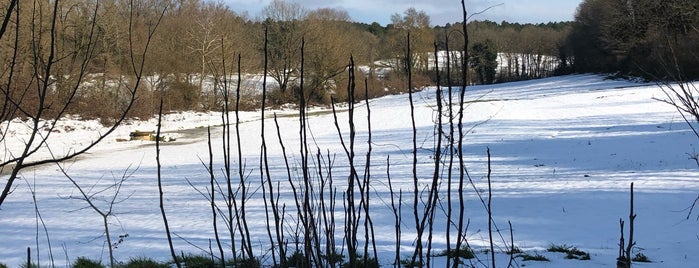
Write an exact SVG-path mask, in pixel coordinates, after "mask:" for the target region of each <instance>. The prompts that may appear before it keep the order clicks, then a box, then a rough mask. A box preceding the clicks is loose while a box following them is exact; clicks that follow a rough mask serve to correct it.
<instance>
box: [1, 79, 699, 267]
mask: <svg viewBox="0 0 699 268" xmlns="http://www.w3.org/2000/svg"><path fill="white" fill-rule="evenodd" d="M435 92H436V91H435V89H434V88H427V89H425V90H423V91H421V92H419V93H417V94H416V95H415V100H416V101H415V105H416V109H415V119H416V127H417V130H418V133H417V138H418V146H419V147H420V148H419V149H418V153H419V163H418V164H419V166H418V168H419V171H418V173H419V176H420V178H425V179H421V185H427V183H428V179H427V178H430V177H431V174H432V172H433V168H434V167H433V163H434V160H433V159H432V158H430V156H431V154H432V152H433V147H434V134H433V133H434V121H435V116H436V113H435V108H436V107H435ZM663 96H664V95H663V93H662V91H661V90H660V89H659V88H658V87H657V86H656V85H654V84H643V83H637V82H629V81H622V80H606V79H604V78H603V77H601V76H598V75H571V76H563V77H554V78H547V79H540V80H532V81H523V82H515V83H507V84H499V85H489V86H474V87H469V88H468V89H467V96H466V100H467V110H466V113H465V117H464V120H465V124H464V130H465V131H467V135H466V137H465V139H464V145H465V148H464V152H465V153H466V168H467V169H468V171H469V174H470V175H471V178H472V179H473V182H474V183H473V185H471V184H468V185H465V188H464V189H466V190H465V192H464V193H465V196H466V198H467V200H466V202H465V205H466V214H465V217H467V219H468V220H469V221H470V225H469V228H468V230H467V238H468V242H469V245H470V246H471V247H473V248H474V249H476V250H477V251H478V252H480V253H479V258H480V259H481V261H482V263H474V264H475V265H476V266H478V267H483V266H488V265H487V264H489V263H490V261H489V255H488V254H485V253H483V251H482V250H483V249H486V248H487V247H488V231H487V230H488V229H487V222H488V220H487V214H486V210H485V208H484V205H483V204H482V203H481V202H480V201H479V199H478V197H477V195H476V192H478V193H481V194H484V195H485V194H487V182H486V180H485V176H486V174H487V155H486V150H487V149H488V148H489V149H490V152H491V154H492V171H493V173H492V193H493V217H494V223H495V224H496V225H497V228H498V229H499V230H501V231H502V234H501V235H499V234H496V236H495V237H496V240H495V242H496V247H497V248H496V251H498V254H497V255H496V256H497V257H496V258H497V259H496V261H497V264H498V267H500V266H503V267H504V266H505V265H506V263H507V262H508V258H509V257H508V256H507V255H506V254H503V253H501V252H502V251H504V250H505V249H506V247H507V244H508V243H509V241H510V236H509V227H508V221H509V222H511V223H512V226H513V233H514V238H513V239H514V242H515V245H516V246H517V247H519V248H521V249H522V250H524V251H525V252H528V253H531V254H534V253H539V254H542V255H545V256H547V257H549V259H550V260H551V261H550V262H534V261H527V262H524V261H522V260H521V259H516V265H517V266H520V267H522V266H526V267H615V258H616V256H617V251H618V246H617V243H618V242H619V234H620V228H619V219H624V220H625V221H626V222H627V226H626V227H628V217H629V211H628V210H629V208H628V206H629V185H630V183H631V182H634V186H635V213H636V214H637V215H638V217H637V218H636V221H635V225H636V226H635V228H636V230H635V233H634V235H635V240H636V242H637V245H636V246H637V247H636V250H635V252H642V253H643V254H645V255H646V256H648V257H649V258H650V259H651V260H652V261H653V262H652V263H634V266H639V267H685V266H687V265H688V264H689V265H691V264H693V263H697V262H699V256H697V255H696V252H699V239H698V238H697V231H696V226H697V224H699V222H697V220H696V215H692V216H691V217H689V219H688V218H687V213H688V211H687V208H688V207H689V206H690V205H691V204H692V201H693V200H694V199H695V198H696V196H697V194H698V193H699V183H697V182H699V176H698V175H699V167H697V165H696V162H694V161H693V160H691V159H689V156H690V155H692V154H694V153H695V151H696V146H697V138H696V136H694V133H693V132H692V131H691V130H690V129H689V128H688V126H686V124H685V122H684V121H683V120H682V118H681V117H680V116H679V115H678V114H677V112H676V110H675V109H674V108H672V107H670V106H669V105H667V104H665V103H663V102H660V101H658V100H656V99H655V98H662V97H663ZM369 105H370V108H371V127H372V139H373V144H372V149H373V151H372V158H371V161H372V170H371V174H372V182H371V185H372V200H374V201H373V202H374V203H372V204H371V211H372V218H373V220H374V224H375V226H376V227H375V229H376V234H377V237H376V239H377V246H378V249H379V259H380V262H381V263H382V264H383V265H384V266H388V265H390V264H391V263H392V259H393V256H394V254H395V248H394V239H395V238H394V236H393V234H394V229H393V228H394V227H393V226H394V222H393V216H392V211H391V209H390V198H391V197H390V194H389V190H388V186H387V180H386V161H387V160H386V159H387V157H388V156H390V164H391V166H390V174H391V179H392V182H393V183H394V187H396V188H398V187H400V188H402V189H403V192H404V197H403V198H404V204H403V213H404V215H403V227H402V238H401V241H402V244H401V252H402V253H403V255H406V256H407V254H409V253H411V252H412V248H413V247H414V245H413V244H412V243H413V242H414V238H415V230H414V223H412V221H413V218H412V211H410V207H411V206H412V201H408V200H412V174H411V163H412V155H411V151H412V145H411V144H412V141H411V126H410V110H409V105H408V95H406V94H403V95H394V96H388V97H384V98H380V99H375V100H371V101H370V104H369ZM339 110H340V113H339V114H338V119H339V121H340V127H341V128H342V129H343V132H346V130H347V129H348V124H347V118H348V113H347V112H346V107H344V108H339ZM272 113H278V114H279V116H278V121H279V125H280V130H281V131H280V132H281V135H282V140H283V142H284V145H285V146H286V150H287V154H288V155H289V157H290V158H289V159H290V163H291V165H292V176H294V178H293V179H294V180H298V177H299V175H298V174H297V173H298V172H300V171H298V170H297V169H296V168H297V167H298V165H299V163H300V157H299V142H298V139H297V137H298V117H297V116H296V115H295V113H296V112H294V111H288V110H287V111H267V112H266V113H265V117H266V118H267V120H265V131H266V137H267V145H268V153H269V164H270V170H271V171H270V172H271V175H272V177H273V180H274V181H280V182H281V183H282V184H284V183H286V184H287V185H286V186H282V187H283V188H282V189H280V190H281V193H280V194H281V201H282V202H286V203H287V209H291V208H293V207H294V205H293V200H292V195H291V194H290V191H291V190H290V189H288V180H287V178H286V169H285V167H284V162H283V159H282V154H281V149H280V145H279V142H278V138H277V136H276V129H275V127H274V121H273V120H271V116H272ZM311 114H312V115H311V116H310V117H309V119H308V126H309V140H310V141H309V143H310V147H311V151H312V152H315V151H316V148H319V150H320V151H321V152H322V153H323V154H324V156H325V157H327V155H328V154H330V155H332V156H334V157H335V163H334V167H333V176H334V177H335V178H336V182H335V183H336V185H335V186H337V187H343V186H344V185H343V183H344V180H345V179H344V178H346V176H347V174H348V173H347V170H348V168H347V165H346V157H345V156H344V151H343V149H342V147H341V145H340V143H339V138H338V134H337V130H336V129H335V126H334V121H333V116H332V114H331V113H329V112H328V111H325V110H314V111H313V112H312V113H311ZM231 116H232V117H231V118H234V117H233V115H231ZM260 116H261V114H260V112H259V111H258V112H242V113H241V118H240V120H241V125H240V131H241V139H242V144H241V147H242V151H243V158H244V163H243V164H244V166H245V174H246V175H247V178H248V180H249V181H248V183H249V184H250V186H251V187H250V190H251V191H253V193H252V197H251V198H250V199H249V201H248V203H247V205H248V207H247V213H248V224H249V225H250V231H251V236H252V237H253V238H252V239H253V241H256V242H255V245H254V247H255V254H257V255H259V256H261V257H262V256H264V257H266V258H267V259H266V260H267V261H271V260H270V259H269V255H268V254H269V252H268V245H265V243H267V241H268V239H267V233H266V230H267V229H266V228H267V227H266V225H265V222H264V219H265V217H264V207H263V203H262V199H261V196H260V195H261V189H260V188H259V184H260V183H259V176H260V171H259V155H260V144H261V140H260V127H261V121H260ZM354 116H355V120H356V128H357V137H356V140H357V143H356V145H355V147H356V148H357V154H356V155H357V158H356V159H355V162H356V163H358V165H360V166H362V168H363V166H364V163H365V159H364V155H365V153H366V150H367V137H368V135H367V131H366V130H367V128H368V126H367V124H366V123H367V122H366V118H367V112H366V107H365V105H364V103H362V104H358V105H357V110H356V112H355V114H354ZM7 124H8V122H4V123H3V125H2V128H1V129H3V130H6V129H7V130H8V131H9V132H8V133H10V135H8V136H7V137H9V138H8V139H6V140H5V141H4V144H3V145H4V146H6V148H8V149H7V150H6V151H7V152H10V153H12V152H16V150H18V148H20V147H21V146H22V145H23V143H22V141H23V140H26V138H27V135H28V130H27V129H26V127H24V126H25V124H26V123H24V122H21V121H13V122H12V123H11V124H10V125H9V128H8V125H7ZM156 124H157V121H156V119H151V120H148V121H135V120H132V121H129V122H127V123H126V124H124V125H123V126H121V127H120V128H119V129H118V130H117V131H116V133H114V134H113V135H112V136H110V137H109V138H108V139H107V140H105V141H104V142H103V143H101V144H100V145H98V146H97V147H96V148H94V150H92V151H90V153H89V154H88V155H85V156H83V157H81V158H80V159H78V160H75V161H72V162H67V163H64V164H63V165H62V167H63V168H65V170H66V171H67V173H68V174H69V175H70V176H71V177H72V178H73V179H75V180H76V182H77V183H79V184H80V185H81V186H82V187H83V188H84V189H86V190H89V191H90V192H91V193H95V194H96V197H98V199H96V200H101V199H107V198H111V195H112V194H113V191H112V190H111V189H109V190H107V191H104V192H101V193H98V191H100V190H101V189H104V188H105V187H107V186H108V185H110V184H112V183H114V181H115V180H119V179H121V178H122V177H124V174H130V175H128V176H127V180H126V181H125V183H124V184H123V188H122V189H121V193H120V196H119V198H118V199H117V200H120V201H121V202H119V203H117V204H115V205H114V210H115V211H114V212H115V217H110V218H109V222H110V230H111V234H112V236H113V237H114V239H118V236H120V235H126V234H128V236H127V237H124V238H123V241H122V242H121V243H120V244H119V246H118V248H117V249H116V250H115V257H116V259H117V260H119V261H128V260H129V259H130V258H134V257H141V256H147V257H152V258H155V259H158V260H167V259H168V256H169V249H168V247H167V241H166V237H165V232H164V228H163V223H162V218H161V216H160V212H159V209H158V189H157V182H156V160H155V153H156V152H155V146H154V144H153V143H152V142H147V141H128V142H117V141H116V140H117V139H118V138H125V137H128V134H129V133H130V132H131V131H134V130H141V131H152V130H155V127H156ZM209 126H211V132H212V146H213V148H214V150H215V152H216V155H215V157H214V158H215V159H214V163H215V168H214V169H215V170H216V175H217V176H220V175H221V168H222V167H223V164H222V159H221V158H222V156H221V155H222V154H221V148H222V146H221V143H222V138H221V115H220V114H219V113H191V112H182V113H173V114H168V115H165V116H164V122H163V132H165V133H167V135H170V136H171V137H173V138H176V141H174V142H168V143H163V144H162V147H161V162H162V166H163V170H162V174H163V184H164V197H165V207H166V210H167V216H168V220H169V222H170V228H171V230H172V231H173V232H174V233H175V234H176V236H175V238H174V244H175V248H176V250H177V251H183V252H191V253H203V252H202V251H200V250H199V249H198V248H201V249H204V250H206V251H208V249H209V245H210V244H209V243H211V241H213V239H214V235H213V228H212V221H211V220H212V216H211V211H210V207H209V202H208V201H207V200H206V199H205V198H204V197H203V196H202V195H201V194H200V193H199V192H198V191H206V190H207V189H208V188H207V187H208V185H209V175H208V173H207V172H206V167H205V165H204V164H202V163H208V148H207V139H206V128H207V127H209ZM57 129H58V131H57V132H55V133H51V135H52V136H51V139H52V141H53V142H52V143H51V144H50V148H51V151H52V152H54V153H55V152H68V151H70V150H75V149H76V148H78V147H79V146H80V145H84V144H85V143H86V142H88V141H90V140H91V139H94V137H95V135H96V133H99V132H101V131H102V132H103V131H104V129H102V128H101V125H100V124H99V122H96V121H88V120H80V119H79V118H69V119H67V120H65V121H61V122H58V127H57ZM343 135H345V136H344V137H343V138H344V141H345V142H348V139H349V135H347V134H343ZM234 145H235V144H234ZM234 151H235V148H234ZM48 156H49V154H48V150H45V149H44V150H41V151H40V152H39V153H38V156H37V159H38V158H44V157H48ZM312 158H314V159H315V156H313V157H312ZM233 160H234V164H233V166H234V168H237V165H238V163H237V155H234V156H233ZM325 161H327V159H325ZM234 172H237V170H235V171H234ZM5 179H6V178H5V177H3V178H2V180H0V182H3V183H4V182H5ZM445 183H446V182H445ZM190 184H191V185H190ZM441 187H442V188H443V189H445V188H446V185H442V186H441ZM452 187H453V188H456V185H453V186H452ZM195 188H196V189H195ZM474 188H475V189H477V190H474ZM341 189H342V188H341ZM31 190H33V191H35V194H36V202H34V201H33V199H32V192H31ZM338 191H340V190H338ZM78 194H79V193H78V192H77V190H76V189H75V187H74V186H73V185H72V184H71V183H70V181H69V180H68V179H66V177H65V176H64V175H62V173H60V171H59V170H58V167H57V166H55V165H49V166H41V167H37V168H35V169H31V170H24V171H23V172H22V174H21V180H19V181H17V182H16V183H15V188H14V191H13V193H12V194H11V195H10V196H9V198H8V199H7V200H6V202H5V203H4V204H3V205H2V207H0V262H2V263H6V264H8V265H9V266H10V267H17V266H19V265H20V263H22V262H24V261H25V260H26V248H27V247H31V248H32V252H33V259H34V260H36V258H37V255H36V254H37V253H36V252H37V251H38V252H39V254H38V257H39V261H40V262H41V263H43V264H48V263H50V261H49V257H48V254H49V246H48V239H47V237H48V238H49V239H50V244H51V252H52V253H53V255H54V259H55V263H56V265H57V266H59V267H61V266H66V265H67V264H66V259H70V260H75V259H76V258H77V257H79V256H87V257H89V258H91V259H101V260H102V262H103V263H108V255H107V246H106V245H105V238H104V236H103V228H102V222H101V220H102V219H101V217H100V216H99V215H98V214H97V213H95V212H94V211H93V210H91V209H86V208H85V207H86V204H85V202H84V201H81V200H77V199H75V198H74V197H77V196H78ZM71 197H73V198H71ZM218 198H219V200H220V197H218ZM337 199H338V204H337V206H338V210H341V206H342V197H341V195H340V196H339V197H338V198H337ZM455 200H456V198H452V201H453V202H455ZM441 202H446V200H441ZM35 205H36V206H37V207H38V210H39V212H40V214H41V220H43V223H44V224H45V226H46V231H45V230H44V229H43V227H42V224H41V222H40V221H38V219H37V216H36V215H37V214H36V213H35ZM98 205H99V206H100V207H102V208H105V207H106V205H107V204H106V203H104V202H98ZM444 205H445V204H444ZM437 213H438V216H437V217H436V221H435V226H436V227H435V228H436V229H435V237H434V240H433V241H434V242H433V246H434V247H435V251H438V250H441V249H444V248H445V244H444V243H445V242H446V237H445V236H444V232H443V230H444V226H445V225H446V223H445V216H444V215H443V213H444V212H443V211H441V210H438V211H437ZM337 217H339V218H338V222H342V215H341V214H339V213H338V214H337ZM219 220H220V218H219ZM286 224H292V220H291V219H290V218H287V222H286ZM440 230H442V231H441V232H440ZM341 232H342V229H341V226H338V234H339V233H341ZM454 232H455V231H454V230H453V229H452V234H453V233H454ZM225 236H226V235H224V237H225ZM625 237H626V238H628V234H627V235H625ZM340 241H341V240H340ZM340 241H338V243H341V242H340ZM451 241H452V243H453V241H454V239H452V240H451ZM503 241H504V242H503ZM229 242H230V240H229V239H224V243H225V244H226V245H228V244H229ZM214 244H215V243H214ZM361 244H362V243H361V242H360V245H361ZM550 245H567V246H574V247H577V248H578V249H581V250H584V251H587V252H589V253H590V255H591V260H589V261H581V260H567V259H564V255H562V254H560V253H549V252H546V248H547V247H549V246H550ZM197 247H198V248H197ZM443 262H444V260H443V258H435V260H434V263H433V264H434V265H435V266H436V267H441V266H444V265H443ZM474 262H475V260H474Z"/></svg>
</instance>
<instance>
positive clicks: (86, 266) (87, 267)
mask: <svg viewBox="0 0 699 268" xmlns="http://www.w3.org/2000/svg"><path fill="white" fill-rule="evenodd" d="M70 267H71V268H105V267H104V265H102V264H101V263H100V262H98V261H93V260H91V259H88V258H86V257H78V259H77V260H75V262H74V263H73V265H71V266H70Z"/></svg>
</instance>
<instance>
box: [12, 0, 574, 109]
mask: <svg viewBox="0 0 699 268" xmlns="http://www.w3.org/2000/svg"><path fill="white" fill-rule="evenodd" d="M14 2H15V1H11V2H10V3H14ZM132 2H133V1H127V0H109V1H88V0H62V1H58V14H57V15H58V16H57V18H58V19H57V21H56V27H55V30H54V31H53V32H49V31H47V29H48V28H49V26H50V23H51V22H52V21H51V20H49V19H46V18H43V19H42V18H41V17H47V16H49V15H50V14H51V12H50V11H51V10H52V8H53V6H51V5H50V4H48V3H43V2H34V1H19V2H17V4H16V5H17V8H16V9H15V8H12V9H10V6H8V5H9V3H3V4H0V6H1V7H2V8H3V10H12V12H10V13H7V16H5V17H4V20H5V21H6V22H7V23H6V24H5V25H7V26H9V27H7V28H9V29H13V30H14V33H11V34H9V33H8V34H7V35H6V38H3V39H2V40H0V42H2V44H1V46H0V54H2V56H3V59H4V64H6V65H9V64H11V63H12V62H11V59H16V60H15V62H16V63H17V64H16V66H15V67H14V68H15V70H21V71H14V72H12V76H13V77H12V79H13V81H15V82H14V84H15V85H16V87H18V88H21V87H23V86H27V85H29V84H31V81H32V76H33V73H34V72H32V71H31V70H32V68H33V67H36V64H33V60H32V58H34V55H35V54H36V49H39V48H42V47H43V48H46V47H51V48H52V50H53V51H54V52H56V55H58V56H59V57H60V61H57V64H55V65H54V68H53V69H52V70H51V74H50V80H51V81H49V84H50V88H51V89H52V90H51V91H49V92H48V94H49V95H51V98H56V99H61V98H63V99H65V98H67V96H66V95H68V96H70V94H68V93H69V92H72V91H71V90H69V89H70V87H71V86H73V85H74V83H73V82H74V81H72V80H75V79H76V78H78V77H81V76H79V75H76V72H78V71H82V72H84V73H85V74H87V76H86V77H85V78H86V80H87V83H82V84H81V85H80V90H77V91H76V92H75V96H73V97H75V102H74V103H73V104H72V105H70V107H68V111H67V112H68V113H80V114H83V115H84V116H86V117H93V118H109V117H113V116H114V114H118V113H119V105H118V104H114V105H112V104H111V103H113V102H114V101H113V100H117V102H118V101H119V100H122V101H124V100H126V99H127V98H128V96H122V95H120V93H119V92H118V91H117V90H109V88H110V87H111V88H113V84H114V83H117V84H118V83H122V84H125V83H132V82H134V81H133V78H132V77H129V76H128V75H126V74H129V73H132V69H133V66H132V64H131V63H132V62H133V61H134V60H135V59H134V58H132V57H133V55H131V53H130V51H131V50H132V48H138V47H135V46H144V45H145V44H144V43H143V42H142V41H139V40H143V39H144V36H134V35H131V36H130V35H129V33H137V32H141V33H143V32H148V29H152V28H153V27H154V24H153V21H156V19H157V21H158V31H157V34H155V35H154V36H153V37H152V39H149V46H150V51H149V55H148V60H147V61H145V63H144V66H143V72H144V80H145V81H144V82H145V83H144V90H142V91H140V92H139V93H138V98H137V99H136V102H135V103H134V106H135V107H134V109H132V110H131V112H130V113H131V116H140V117H149V116H151V115H153V114H155V113H156V112H157V111H156V109H155V108H154V107H155V106H157V105H156V103H157V102H158V100H159V99H161V98H162V99H163V101H164V109H165V110H166V111H167V110H216V109H219V107H220V106H221V103H220V102H221V98H220V96H219V95H220V94H219V92H218V90H215V89H216V87H217V86H219V85H220V84H221V83H224V82H231V83H237V82H238V81H235V79H233V78H226V80H227V81H223V80H221V79H219V78H220V74H222V73H225V70H226V68H230V66H232V65H233V63H234V62H235V61H236V58H237V57H238V55H240V57H241V71H242V72H243V73H246V74H260V73H261V71H262V68H263V60H262V59H263V55H262V53H263V51H264V50H263V40H264V37H265V35H267V36H268V40H269V44H268V53H269V55H268V56H269V57H268V64H269V70H268V73H267V75H268V76H269V78H270V80H271V81H268V82H271V84H273V87H274V88H277V89H279V90H278V91H274V92H273V93H271V96H270V102H271V103H272V104H283V103H287V102H289V101H290V100H291V99H293V98H294V96H295V94H293V91H294V90H298V85H297V84H296V83H297V80H298V74H299V72H300V58H301V57H300V55H299V53H300V51H301V46H302V43H303V45H304V46H305V53H306V57H305V60H306V63H305V66H306V68H307V70H306V76H307V77H306V85H305V86H304V88H305V90H307V91H308V92H307V93H305V94H304V95H305V96H307V98H308V100H309V102H310V103H318V104H328V103H329V102H330V99H331V98H335V99H337V100H338V101H343V100H345V99H347V96H344V94H345V93H343V91H342V90H336V88H337V86H338V85H344V84H345V83H346V81H347V77H346V76H347V75H346V72H345V69H346V66H347V64H348V63H347V59H348V58H349V56H352V57H353V58H354V60H355V63H356V64H357V65H358V66H367V67H368V69H362V72H359V73H358V75H359V76H360V78H367V79H368V81H369V83H372V85H374V88H376V89H377V90H375V92H371V93H370V97H375V96H378V95H381V94H387V93H392V92H396V91H405V90H406V89H405V74H406V70H407V69H408V68H406V64H407V63H408V62H411V63H413V65H414V66H412V67H413V69H414V72H415V77H414V78H415V81H416V85H420V86H422V85H430V84H434V80H435V79H436V76H435V74H434V72H433V71H432V70H430V67H429V66H430V62H429V59H430V58H432V57H431V56H430V54H429V53H432V52H433V50H434V49H433V43H435V41H436V42H437V44H438V47H439V49H442V50H446V49H447V45H449V47H451V49H452V50H455V51H458V50H459V49H458V48H461V47H462V45H461V44H459V43H458V42H463V41H458V40H462V38H456V37H457V36H456V35H457V33H458V32H460V29H461V28H462V27H461V23H456V24H453V25H452V24H447V25H445V26H431V21H430V17H429V15H427V14H426V13H425V12H424V11H420V10H416V9H414V8H410V9H407V10H405V11H404V12H402V13H396V14H393V15H392V16H391V23H390V24H388V25H385V26H383V25H380V24H378V23H371V24H367V23H360V22H355V21H353V20H352V18H351V17H350V16H349V14H348V13H347V12H346V11H344V10H341V9H333V8H320V9H316V10H308V9H305V8H304V7H303V6H301V5H299V4H298V3H293V2H287V1H283V0H275V1H272V2H271V3H269V4H268V5H267V6H266V7H265V8H264V9H263V10H262V12H261V14H260V15H259V16H258V17H251V16H249V15H248V14H246V13H239V12H236V11H235V10H234V9H232V8H231V7H230V6H227V5H224V4H222V3H220V2H213V1H202V0H158V1H137V2H138V3H136V4H133V3H132ZM161 10H164V11H165V12H164V13H163V14H162V18H160V17H159V16H160V15H161V14H160V11H161ZM129 17H131V18H133V19H134V20H133V23H124V22H125V21H128V20H127V18H129ZM469 24H470V25H469V27H470V28H469V29H470V30H469V34H470V35H471V36H472V43H473V45H472V46H471V49H472V50H474V51H473V52H472V54H473V56H474V57H472V58H473V60H472V61H471V62H470V63H471V66H472V68H471V70H470V72H472V73H473V75H471V77H472V80H470V81H468V83H493V82H502V81H512V80H520V79H527V78H536V77H543V76H547V75H551V70H552V69H553V67H555V66H554V65H553V64H554V63H553V61H551V62H549V63H545V60H546V59H547V58H546V57H544V56H545V55H553V56H555V55H556V54H557V50H556V47H557V44H559V43H560V42H561V40H563V37H564V36H565V35H566V33H567V31H568V29H569V28H570V23H550V24H539V25H532V24H511V23H507V22H502V23H500V24H498V23H494V22H488V21H484V22H482V21H473V22H470V23H469ZM90 29H94V30H90ZM408 33H410V43H411V45H412V48H411V51H413V52H414V53H413V55H411V56H410V58H411V59H410V61H408V59H407V58H406V55H405V53H406V49H407V48H406V44H407V42H406V38H407V35H408ZM48 35H53V36H54V37H55V38H54V40H55V45H54V46H50V44H48V43H42V42H46V41H48V40H49V38H47V36H48ZM447 35H451V38H449V39H448V40H451V41H449V42H451V44H446V43H445V41H444V40H445V39H446V38H445V37H447ZM461 35H463V34H462V33H461ZM87 48H89V53H88V54H86V53H80V52H81V51H85V49H87ZM460 50H463V49H460ZM13 55H14V56H13ZM86 57H89V60H85V59H86ZM81 60H83V61H84V62H85V64H84V66H82V68H76V65H75V64H74V63H76V62H80V61H81ZM496 61H508V63H507V64H506V65H503V64H500V65H498V64H497V62H496ZM453 62H456V60H455V59H454V60H453ZM71 64H72V65H71ZM544 64H549V66H544ZM533 66H538V67H533ZM382 70H383V71H382ZM385 70H390V71H385ZM453 71H454V72H458V71H459V70H458V69H454V70H453ZM8 73H10V72H5V73H4V74H3V75H4V77H3V78H4V79H8V78H9V77H8ZM442 77H445V76H442ZM252 78H254V77H252ZM252 78H251V77H246V78H245V79H252ZM71 79H72V80H71ZM258 79H259V76H258ZM257 82H258V84H259V82H261V81H257ZM455 82H458V81H455ZM241 83H245V82H244V81H241ZM458 83H461V82H458ZM253 88H254V86H253ZM243 92H245V90H244V91H243ZM10 94H12V93H10ZM251 94H252V93H251ZM25 98H26V99H27V100H36V99H38V98H39V97H38V96H35V95H33V93H32V92H28V95H27V96H26V97H25ZM23 103H24V105H29V106H31V105H37V104H36V102H35V101H34V102H32V101H24V102H23ZM96 103H99V104H101V105H94V104H96ZM106 103H110V104H109V105H102V104H106ZM8 105H10V106H11V104H8ZM257 106H259V101H256V99H255V98H246V99H245V101H243V102H242V103H241V107H240V108H241V109H252V108H255V107H257Z"/></svg>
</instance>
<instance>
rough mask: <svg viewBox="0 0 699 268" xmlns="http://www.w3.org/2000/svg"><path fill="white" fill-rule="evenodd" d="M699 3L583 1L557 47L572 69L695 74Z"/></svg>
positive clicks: (652, 75) (672, 76)
mask: <svg viewBox="0 0 699 268" xmlns="http://www.w3.org/2000/svg"><path fill="white" fill-rule="evenodd" d="M697 25H699V2H697V1H685V0H668V1H652V0H623V1H622V0H617V1H606V0H585V1H583V2H582V3H581V4H580V6H579V7H578V10H577V13H576V16H575V21H574V22H573V25H572V30H571V33H570V35H569V36H568V38H567V40H566V42H565V44H564V46H563V47H562V52H564V53H565V54H566V57H568V58H570V59H571V60H572V61H574V64H573V66H572V71H577V72H606V73H619V74H622V75H633V76H642V77H645V78H648V79H652V80H665V79H669V80H678V79H679V80H686V79H697V78H699V55H698V54H697V52H699V29H698V28H697Z"/></svg>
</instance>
